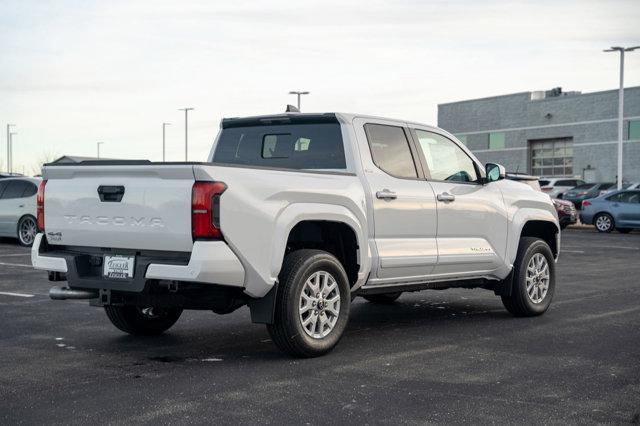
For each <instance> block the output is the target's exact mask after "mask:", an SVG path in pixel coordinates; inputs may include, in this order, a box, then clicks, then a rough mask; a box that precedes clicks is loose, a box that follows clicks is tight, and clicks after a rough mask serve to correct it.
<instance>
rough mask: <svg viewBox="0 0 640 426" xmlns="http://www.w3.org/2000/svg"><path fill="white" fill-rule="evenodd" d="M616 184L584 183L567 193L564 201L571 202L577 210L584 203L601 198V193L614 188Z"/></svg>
mask: <svg viewBox="0 0 640 426" xmlns="http://www.w3.org/2000/svg"><path fill="white" fill-rule="evenodd" d="M614 186H615V183H609V182H607V183H583V184H581V185H578V186H576V187H575V188H572V189H570V190H569V191H567V192H565V194H564V196H563V197H562V198H563V199H564V200H567V201H571V202H572V203H573V204H574V205H575V206H576V208H578V209H579V208H581V207H582V202H583V201H584V200H588V199H591V198H596V197H598V196H600V191H603V190H606V189H609V188H612V187H614Z"/></svg>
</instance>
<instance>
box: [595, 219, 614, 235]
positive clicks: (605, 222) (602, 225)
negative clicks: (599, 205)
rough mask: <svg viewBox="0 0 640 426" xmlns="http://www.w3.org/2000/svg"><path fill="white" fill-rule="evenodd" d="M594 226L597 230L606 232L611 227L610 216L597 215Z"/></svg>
mask: <svg viewBox="0 0 640 426" xmlns="http://www.w3.org/2000/svg"><path fill="white" fill-rule="evenodd" d="M596 228H598V231H602V232H607V231H608V230H609V229H611V218H610V217H609V216H607V215H602V216H598V218H597V219H596Z"/></svg>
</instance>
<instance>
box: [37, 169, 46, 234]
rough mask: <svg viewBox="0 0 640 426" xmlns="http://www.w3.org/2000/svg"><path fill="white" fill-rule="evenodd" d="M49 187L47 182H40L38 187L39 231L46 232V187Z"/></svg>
mask: <svg viewBox="0 0 640 426" xmlns="http://www.w3.org/2000/svg"><path fill="white" fill-rule="evenodd" d="M46 185H47V181H46V180H43V181H42V182H40V186H39V187H38V196H37V198H36V200H37V203H38V208H37V211H38V213H37V215H38V231H39V232H44V187H45V186H46Z"/></svg>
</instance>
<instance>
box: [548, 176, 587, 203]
mask: <svg viewBox="0 0 640 426" xmlns="http://www.w3.org/2000/svg"><path fill="white" fill-rule="evenodd" d="M539 182H540V188H542V192H546V193H547V194H549V196H550V197H551V198H563V197H564V194H565V192H567V191H568V190H570V189H571V188H575V187H576V186H578V185H582V184H584V181H583V180H581V179H566V178H559V179H556V178H544V177H541V178H540V181H539Z"/></svg>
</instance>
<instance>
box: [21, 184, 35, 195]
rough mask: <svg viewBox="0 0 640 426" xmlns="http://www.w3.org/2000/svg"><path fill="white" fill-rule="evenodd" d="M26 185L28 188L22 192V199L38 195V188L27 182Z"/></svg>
mask: <svg viewBox="0 0 640 426" xmlns="http://www.w3.org/2000/svg"><path fill="white" fill-rule="evenodd" d="M26 184H27V186H26V188H25V189H24V191H23V192H22V198H28V197H31V196H34V195H36V193H37V192H38V187H37V186H35V185H34V184H33V183H31V182H26Z"/></svg>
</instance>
